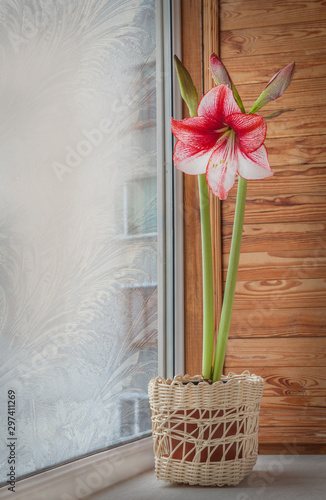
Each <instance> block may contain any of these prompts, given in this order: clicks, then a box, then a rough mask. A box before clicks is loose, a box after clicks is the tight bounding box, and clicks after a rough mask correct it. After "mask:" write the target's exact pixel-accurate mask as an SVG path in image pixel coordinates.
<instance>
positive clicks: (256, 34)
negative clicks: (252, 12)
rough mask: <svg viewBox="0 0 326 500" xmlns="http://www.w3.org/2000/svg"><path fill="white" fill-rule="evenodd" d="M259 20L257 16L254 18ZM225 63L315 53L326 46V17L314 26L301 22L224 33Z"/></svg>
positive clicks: (222, 51) (222, 44)
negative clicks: (296, 52)
mask: <svg viewBox="0 0 326 500" xmlns="http://www.w3.org/2000/svg"><path fill="white" fill-rule="evenodd" d="M253 17H255V16H253ZM220 41H221V50H220V54H221V57H222V59H224V58H230V57H238V56H240V55H243V54H246V55H248V56H249V55H250V56H256V55H263V54H275V53H278V52H283V53H284V52H295V51H298V50H300V48H301V50H303V51H305V52H306V53H307V51H310V50H312V51H314V50H316V48H317V47H325V45H326V43H325V42H326V18H325V16H324V17H323V18H322V19H319V20H318V21H315V22H314V23H313V24H311V23H307V22H305V21H301V22H299V23H295V24H282V25H280V26H277V29H276V27H275V26H264V27H259V28H255V29H253V28H251V27H250V28H245V29H241V30H240V29H239V30H237V29H232V30H226V31H224V29H223V25H221V32H220Z"/></svg>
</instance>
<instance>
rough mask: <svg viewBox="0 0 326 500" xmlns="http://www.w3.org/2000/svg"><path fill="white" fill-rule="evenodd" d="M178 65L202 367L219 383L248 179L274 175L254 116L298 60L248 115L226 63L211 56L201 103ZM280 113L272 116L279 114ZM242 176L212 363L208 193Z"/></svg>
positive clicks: (178, 160)
mask: <svg viewBox="0 0 326 500" xmlns="http://www.w3.org/2000/svg"><path fill="white" fill-rule="evenodd" d="M175 64H176V69H177V74H178V79H179V84H180V90H181V95H182V97H183V99H184V101H185V102H186V104H187V106H188V109H189V113H190V118H186V119H184V120H173V119H172V132H173V134H174V135H175V137H176V138H177V139H178V140H177V142H176V145H175V149H174V156H173V160H174V165H175V167H176V168H177V169H179V170H181V171H182V172H184V173H186V174H190V175H198V181H199V197H200V211H201V232H202V262H203V364H202V375H203V377H204V378H205V379H207V380H212V382H215V381H217V380H219V379H220V376H221V374H222V369H223V364H224V359H225V353H226V345H227V340H228V335H229V329H230V323H231V315H232V308H233V300H234V294H235V286H236V280H237V273H238V265H239V258H240V246H241V236H242V228H243V220H244V210H245V200H246V189H247V180H252V179H264V178H266V177H270V176H271V175H273V172H272V171H271V168H270V165H269V162H268V157H267V151H266V148H265V146H264V141H265V138H266V130H267V125H266V121H265V120H264V118H263V117H262V116H260V115H257V114H256V112H257V111H258V110H260V109H261V108H262V107H263V106H265V105H266V104H268V103H269V102H270V101H272V100H275V99H277V98H278V97H280V96H281V95H282V94H283V92H284V91H285V90H286V88H287V87H288V86H289V84H290V82H291V80H292V77H293V72H294V62H292V63H291V64H288V65H287V66H286V67H285V68H283V69H282V70H280V71H279V72H278V73H276V75H275V76H274V77H273V78H272V79H271V80H270V81H269V82H268V84H267V85H266V87H265V88H264V90H263V92H262V93H261V95H260V96H259V97H258V99H257V101H256V102H255V103H254V105H253V106H252V108H251V110H250V111H249V113H246V112H245V109H244V106H243V104H242V101H241V98H240V96H239V94H238V92H237V90H236V88H235V86H234V84H233V82H232V80H231V78H230V76H229V73H228V72H227V70H226V68H225V66H224V65H223V63H222V61H221V60H220V59H219V58H218V57H217V56H216V55H215V54H212V55H211V59H210V65H211V71H212V75H213V78H214V80H215V82H216V86H215V87H214V88H213V89H212V90H210V91H209V92H207V93H206V94H205V95H204V96H203V98H202V99H201V100H200V102H199V104H198V94H197V91H196V88H195V86H194V84H193V82H192V79H191V77H190V75H189V73H188V71H187V70H186V68H185V67H184V66H183V65H182V63H181V62H180V61H179V59H178V58H177V57H175ZM285 111H287V110H282V111H279V112H277V113H274V114H273V115H270V118H273V117H275V116H278V115H279V114H280V113H282V112H285ZM237 176H238V193H237V202H236V208H235V215H234V225H233V234H232V242H231V249H230V258H229V266H228V273H227V279H226V286H225V292H224V298H223V306H222V312H221V318H220V325H219V331H218V336H217V342H216V350H215V356H214V360H213V344H214V303H213V266H212V248H211V227H210V213H209V203H208V189H210V190H211V191H212V192H213V194H214V195H215V196H217V197H218V198H219V199H220V200H225V199H226V198H227V196H228V192H229V191H230V189H231V188H232V187H233V185H234V183H235V180H236V177H237Z"/></svg>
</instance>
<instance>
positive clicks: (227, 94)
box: [172, 85, 273, 200]
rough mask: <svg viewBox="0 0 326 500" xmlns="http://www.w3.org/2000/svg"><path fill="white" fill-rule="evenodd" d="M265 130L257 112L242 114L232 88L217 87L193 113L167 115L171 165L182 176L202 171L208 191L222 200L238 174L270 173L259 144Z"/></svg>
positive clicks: (259, 176)
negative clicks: (175, 117)
mask: <svg viewBox="0 0 326 500" xmlns="http://www.w3.org/2000/svg"><path fill="white" fill-rule="evenodd" d="M266 128H267V126H266V122H265V121H264V119H263V118H262V117H261V116H258V115H255V114H246V113H241V110H240V108H239V106H238V104H237V103H236V101H235V99H234V97H233V93H232V90H231V89H229V88H228V87H227V86H226V85H219V86H218V87H214V88H213V89H212V90H210V91H209V92H207V94H205V95H204V97H203V98H202V99H201V101H200V103H199V105H198V108H197V116H195V117H192V118H186V119H184V120H173V119H172V132H173V134H174V135H175V136H176V138H177V139H178V141H177V143H176V146H175V150H174V156H173V160H174V164H175V166H176V168H177V169H179V170H181V171H182V172H184V173H186V174H192V175H199V174H204V173H205V174H206V180H207V184H208V185H209V187H210V189H211V190H212V192H213V193H214V194H215V195H216V196H218V197H219V198H220V199H221V200H225V199H226V198H227V195H228V192H229V190H230V189H231V188H232V186H233V184H234V182H235V178H236V174H237V173H238V174H239V175H240V176H241V177H243V178H244V179H264V178H265V177H269V176H271V175H273V172H272V171H271V168H270V166H269V163H268V159H267V152H266V148H265V146H264V144H263V143H264V140H265V137H266Z"/></svg>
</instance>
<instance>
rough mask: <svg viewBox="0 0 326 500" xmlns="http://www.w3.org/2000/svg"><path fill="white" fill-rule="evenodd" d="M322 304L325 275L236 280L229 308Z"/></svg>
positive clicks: (325, 291)
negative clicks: (315, 277) (282, 278)
mask: <svg viewBox="0 0 326 500" xmlns="http://www.w3.org/2000/svg"><path fill="white" fill-rule="evenodd" d="M301 307H321V308H322V307H326V280H325V279H287V280H264V281H238V282H237V285H236V290H235V298H234V305H233V309H256V308H262V309H289V308H290V309H291V308H301Z"/></svg>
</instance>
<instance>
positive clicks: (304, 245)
mask: <svg viewBox="0 0 326 500" xmlns="http://www.w3.org/2000/svg"><path fill="white" fill-rule="evenodd" d="M231 217H232V215H231ZM232 229H233V228H232V225H230V224H228V225H226V224H224V225H223V228H222V231H223V239H222V242H223V252H224V253H225V252H229V251H230V245H231V238H232ZM298 248H300V249H301V250H308V249H310V250H312V251H313V252H312V255H315V251H317V252H318V251H319V249H325V248H326V222H324V221H321V222H310V221H309V222H285V221H282V222H281V223H279V224H278V223H276V224H262V223H261V222H256V223H253V224H246V223H245V224H244V226H243V235H242V242H241V254H243V253H245V252H259V251H263V252H264V251H266V250H270V251H273V250H275V251H279V250H297V249H298Z"/></svg>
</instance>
